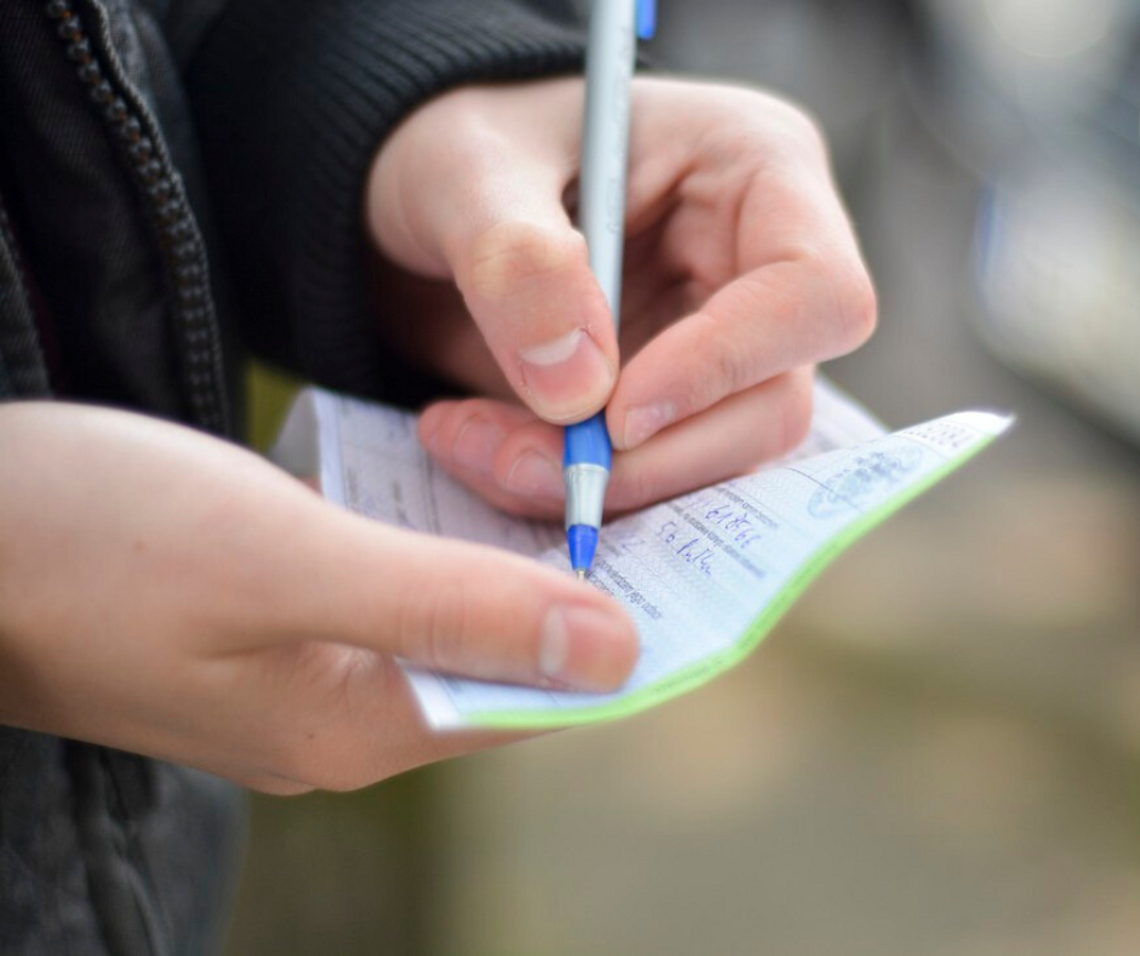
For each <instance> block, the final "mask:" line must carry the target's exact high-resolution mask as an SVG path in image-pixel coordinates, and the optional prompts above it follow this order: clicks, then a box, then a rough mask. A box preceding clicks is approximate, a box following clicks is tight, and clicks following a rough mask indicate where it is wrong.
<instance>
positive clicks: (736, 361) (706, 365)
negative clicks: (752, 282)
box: [682, 316, 752, 414]
mask: <svg viewBox="0 0 1140 956" xmlns="http://www.w3.org/2000/svg"><path fill="white" fill-rule="evenodd" d="M707 322H708V325H709V329H708V334H706V335H702V336H701V337H700V338H699V339H697V340H696V341H697V344H695V345H694V352H693V360H692V362H691V363H689V369H690V370H691V372H690V374H689V375H688V376H686V380H685V382H684V384H683V389H682V394H683V403H682V404H683V408H684V411H685V412H686V413H687V414H693V413H695V412H700V411H704V409H706V408H709V407H710V406H711V405H714V404H715V403H716V402H718V401H720V400H721V399H722V398H724V397H725V396H726V395H734V394H736V392H738V391H740V390H741V389H742V388H744V387H746V386H747V385H750V384H752V383H751V382H747V381H746V378H747V375H746V373H745V368H744V362H745V358H744V356H745V355H746V354H747V350H745V349H738V348H737V347H735V345H734V344H733V337H732V335H731V333H730V331H729V330H728V329H726V328H724V327H723V325H722V323H718V322H717V321H716V320H715V319H714V318H712V317H711V316H709V317H707Z"/></svg>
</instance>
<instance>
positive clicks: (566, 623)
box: [333, 519, 638, 691]
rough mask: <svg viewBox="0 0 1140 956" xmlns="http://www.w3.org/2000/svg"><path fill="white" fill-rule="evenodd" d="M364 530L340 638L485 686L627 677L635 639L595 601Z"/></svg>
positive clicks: (467, 554) (581, 684)
mask: <svg viewBox="0 0 1140 956" xmlns="http://www.w3.org/2000/svg"><path fill="white" fill-rule="evenodd" d="M361 521H362V522H363V519H361ZM363 531H364V532H365V534H363V535H362V537H363V538H364V539H365V542H366V543H365V542H362V544H361V546H360V547H358V548H355V549H354V552H353V553H354V555H355V558H354V561H353V569H352V571H351V577H350V578H349V579H348V580H345V581H344V584H346V585H347V587H348V590H349V593H348V594H345V595H344V600H342V601H339V602H338V603H339V604H340V606H341V607H343V608H345V609H348V613H347V614H346V615H345V617H346V618H347V620H346V621H345V622H344V628H345V629H346V630H347V631H348V635H347V638H346V635H344V634H341V635H340V636H339V637H338V638H333V639H334V640H341V641H344V640H346V639H347V640H348V642H349V643H352V644H356V645H358V646H363V647H368V648H370V649H373V650H378V651H382V652H384V653H386V654H391V655H394V656H397V657H401V658H405V659H407V660H409V661H413V662H415V663H417V664H421V665H423V666H425V667H429V668H432V669H434V670H440V671H445V672H448V673H453V674H461V675H463V676H467V677H475V678H482V679H487V680H505V681H512V682H518V683H528V684H550V683H551V682H554V683H557V684H564V685H567V686H569V687H573V688H575V689H578V690H588V691H608V690H614V689H615V688H617V687H619V686H621V684H622V682H623V681H624V680H625V679H626V677H628V676H629V673H630V671H631V670H632V668H633V665H634V663H635V662H636V660H637V656H638V638H637V632H636V630H635V629H634V626H633V622H632V621H631V620H630V619H629V617H628V616H627V615H626V614H625V612H624V611H623V610H622V608H621V607H620V606H619V605H618V604H617V602H615V601H614V600H613V599H612V598H610V597H608V596H607V595H605V594H603V593H601V592H600V591H598V590H596V589H594V588H592V587H590V586H588V585H585V584H581V583H579V582H578V581H576V580H574V579H573V578H572V577H570V576H569V575H565V574H560V573H559V572H557V571H555V570H553V569H551V568H547V567H544V566H543V565H541V564H538V563H537V562H535V561H531V560H528V559H526V558H522V557H519V556H517V555H514V554H510V553H508V552H505V551H499V550H497V549H494V548H489V547H484V546H482V545H475V544H468V543H466V542H462V541H456V540H454V539H442V538H434V537H431V536H428V535H422V534H416V533H413V532H409V531H402V530H399V529H394V528H377V527H376V525H375V524H374V523H373V522H370V521H369V522H365V528H364V529H363Z"/></svg>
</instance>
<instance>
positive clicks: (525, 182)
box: [441, 162, 618, 423]
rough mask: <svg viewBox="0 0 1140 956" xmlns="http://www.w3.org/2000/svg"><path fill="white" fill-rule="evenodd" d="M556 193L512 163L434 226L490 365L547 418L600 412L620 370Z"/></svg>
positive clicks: (536, 170) (577, 237) (533, 171)
mask: <svg viewBox="0 0 1140 956" xmlns="http://www.w3.org/2000/svg"><path fill="white" fill-rule="evenodd" d="M504 176H509V177H510V182H509V183H506V182H503V181H502V177H504ZM561 194H562V190H561V185H560V181H559V180H558V178H557V177H556V176H555V175H554V171H553V170H550V169H548V168H545V167H542V166H541V165H539V164H538V163H537V162H535V163H534V164H533V165H532V166H531V168H529V169H526V168H523V169H520V168H519V166H518V165H512V166H511V167H510V168H509V169H507V170H503V171H502V172H501V173H496V174H492V175H491V176H484V177H483V178H482V181H481V182H480V183H479V184H478V185H477V186H476V188H474V189H472V190H470V191H467V192H465V193H464V196H465V204H464V203H461V204H457V205H454V206H452V207H451V208H450V210H449V212H448V217H447V221H446V222H445V223H443V224H442V225H441V228H442V230H443V236H444V237H445V238H444V240H443V241H442V242H441V248H442V250H443V253H444V257H445V258H446V260H447V262H448V264H449V266H450V268H451V271H452V274H453V275H454V276H455V282H456V284H457V285H458V287H459V290H460V291H461V292H462V293H463V297H464V300H465V301H466V304H467V308H468V310H469V311H470V312H471V315H472V317H473V318H474V319H475V323H476V324H477V325H478V326H479V330H480V331H481V332H482V334H483V338H484V339H485V340H486V342H487V344H488V346H489V347H490V349H491V353H492V354H493V355H494V357H495V360H496V362H497V363H498V365H499V367H500V368H501V369H502V371H503V374H504V375H505V376H506V378H507V381H508V382H509V383H510V384H511V387H512V388H513V389H514V390H515V392H516V393H517V394H518V396H519V397H520V398H521V399H522V400H523V401H524V402H525V403H526V404H527V405H528V406H530V408H531V410H532V411H534V412H535V414H537V415H539V416H540V417H542V418H545V419H546V420H547V421H550V422H555V423H564V422H573V421H579V420H581V419H583V418H586V417H588V416H590V415H592V414H593V413H594V412H596V411H598V410H599V409H601V408H602V407H603V405H604V404H605V402H606V399H607V398H608V397H609V395H610V392H611V391H613V388H614V384H615V382H616V379H617V369H618V346H617V339H616V336H615V334H614V329H613V319H612V317H611V315H610V310H609V307H608V306H607V305H606V301H605V297H604V296H603V294H602V291H601V289H600V287H599V286H598V284H597V282H596V281H595V279H594V276H593V274H592V273H591V271H590V265H589V259H588V256H587V251H586V240H585V238H584V237H583V236H582V234H581V233H580V232H578V231H577V230H576V229H574V227H573V226H572V225H571V223H570V219H569V217H568V215H567V213H566V210H565V207H564V206H563V204H562V195H561Z"/></svg>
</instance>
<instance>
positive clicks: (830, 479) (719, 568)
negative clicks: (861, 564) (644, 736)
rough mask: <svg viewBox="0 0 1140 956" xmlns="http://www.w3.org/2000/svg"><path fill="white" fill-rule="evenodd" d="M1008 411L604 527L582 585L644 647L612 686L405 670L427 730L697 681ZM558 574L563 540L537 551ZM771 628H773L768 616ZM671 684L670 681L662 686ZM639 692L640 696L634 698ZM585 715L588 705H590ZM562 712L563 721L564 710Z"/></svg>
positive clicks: (613, 708) (871, 445)
mask: <svg viewBox="0 0 1140 956" xmlns="http://www.w3.org/2000/svg"><path fill="white" fill-rule="evenodd" d="M1008 424H1009V419H1007V418H1004V417H1001V416H998V415H992V414H989V413H985V412H963V413H959V414H957V415H951V416H947V417H946V418H942V419H937V420H935V421H933V422H930V423H927V424H925V425H919V426H916V427H914V428H910V429H906V430H904V431H902V432H898V433H896V434H894V435H888V436H885V437H882V438H878V439H874V440H872V441H870V442H866V443H862V444H859V445H856V446H853V447H849V448H840V449H836V450H834V451H831V452H827V453H825V454H823V455H819V456H815V457H812V458H808V459H803V460H800V461H797V462H794V463H792V464H788V465H785V466H782V467H778V468H772V469H765V470H764V471H761V472H758V473H756V474H754V475H748V476H746V477H743V478H738V479H736V480H734V481H730V482H726V483H724V484H721V485H716V486H714V487H711V488H707V489H705V490H703V491H699V492H695V493H693V494H691V495H686V496H684V497H682V498H678V499H674V500H673V501H670V502H666V503H664V504H660V505H656V506H654V507H652V508H649V509H647V510H645V511H642V512H639V513H638V514H636V515H631V516H629V517H626V518H623V519H621V520H619V521H616V522H613V523H611V524H609V525H607V526H606V527H605V528H604V529H603V531H602V534H601V540H600V544H599V551H598V558H597V560H596V561H595V564H594V568H593V571H592V572H591V580H592V583H593V584H594V585H595V586H596V587H599V588H601V589H602V590H604V591H606V592H608V593H610V594H612V595H613V596H614V597H616V598H617V599H618V600H619V601H620V602H621V603H622V604H623V605H624V606H625V607H626V608H627V609H628V611H629V613H630V615H631V617H632V618H633V620H634V622H635V624H636V625H637V630H638V634H639V635H640V637H641V657H640V659H639V660H638V663H637V667H636V668H635V670H634V672H633V674H632V676H631V677H630V678H629V680H628V681H627V682H626V684H625V686H624V687H623V688H622V689H621V690H620V691H619V692H617V693H614V694H584V693H573V692H569V691H546V690H538V689H529V688H520V687H515V686H510V685H506V684H493V683H487V682H480V681H471V680H464V679H458V678H451V677H444V676H440V675H436V674H430V673H425V672H419V671H416V672H414V673H413V675H412V679H413V683H414V686H415V687H416V691H417V694H418V695H419V696H420V697H421V699H422V700H423V701H425V702H426V703H425V708H426V711H427V716H428V718H429V720H430V721H431V722H432V724H433V725H434V726H436V727H441V728H442V727H461V726H468V725H470V724H472V723H476V724H478V723H485V724H499V725H515V726H525V725H527V724H528V720H527V718H526V716H525V715H526V714H527V713H528V712H529V713H530V714H532V715H533V717H534V720H533V721H532V723H533V724H535V725H545V726H556V725H558V724H560V723H563V722H565V723H571V722H579V721H580V719H581V718H587V719H602V718H604V717H607V716H622V715H623V714H625V713H632V712H634V711H635V710H640V709H643V708H644V707H648V706H652V705H653V704H654V703H657V702H659V701H661V700H664V699H667V697H669V696H672V695H673V692H674V690H676V688H677V687H678V686H680V685H682V684H683V685H684V686H685V688H689V687H695V686H697V685H698V684H699V683H701V682H702V681H703V680H704V679H706V678H707V677H708V676H712V675H713V674H715V673H718V672H720V671H721V670H723V669H724V668H725V667H727V666H729V665H730V664H731V663H734V662H735V660H737V659H739V657H740V653H739V652H740V648H739V645H740V642H741V641H742V640H743V639H744V638H745V637H746V636H747V635H748V632H749V630H750V627H751V626H752V625H753V624H754V622H757V619H758V618H759V617H760V616H761V614H762V613H764V612H765V610H766V609H771V610H772V612H773V616H772V620H771V623H774V620H775V617H776V616H778V615H779V614H780V613H782V611H783V610H784V609H785V607H786V606H787V605H788V604H790V602H791V600H793V599H794V598H795V597H796V596H797V595H798V593H799V590H798V588H797V581H796V577H797V575H806V576H807V578H810V577H813V576H814V575H815V573H817V572H818V570H820V569H821V568H822V567H823V566H824V565H825V564H826V563H827V562H828V561H829V560H830V558H831V557H833V556H834V555H833V554H832V553H829V551H834V552H835V553H838V550H841V549H842V547H844V546H845V544H846V543H848V542H844V541H843V537H844V534H845V532H847V531H848V530H850V529H855V528H856V527H857V526H858V525H859V524H860V523H861V522H862V523H867V522H868V521H870V522H872V523H877V520H882V518H885V517H886V516H887V515H886V514H882V515H881V517H879V518H878V519H877V520H876V518H877V513H878V512H881V511H882V509H884V508H889V507H890V506H891V505H892V503H895V502H899V503H901V502H900V501H899V500H900V497H901V496H905V495H906V494H907V493H908V492H909V491H912V490H914V491H917V490H920V489H921V488H922V487H923V486H924V484H925V483H927V482H929V481H930V480H931V479H933V478H935V477H936V476H937V475H938V473H939V472H942V471H945V470H946V469H947V468H948V467H950V466H952V464H953V463H954V462H955V461H961V460H964V459H965V458H967V457H969V455H970V453H971V452H972V451H974V450H975V449H976V448H977V447H980V446H982V445H984V444H985V443H987V442H988V441H989V440H990V439H991V438H992V437H993V436H995V435H997V434H1000V433H1001V432H1002V431H1003V430H1004V429H1005V428H1006V427H1007V426H1008ZM539 560H540V561H542V562H543V563H544V564H549V565H551V566H553V567H557V568H560V569H564V570H566V571H567V572H569V568H570V565H569V561H568V559H567V556H566V554H565V549H564V548H562V547H558V548H554V549H551V550H550V551H547V552H545V553H544V554H543V555H541V556H540V558H539ZM769 626H770V624H769ZM670 682H673V683H674V686H673V687H671V686H670ZM639 698H640V699H639ZM591 711H593V713H592V714H591ZM559 712H561V713H563V714H564V715H565V716H566V718H567V719H565V720H562V719H560V717H559Z"/></svg>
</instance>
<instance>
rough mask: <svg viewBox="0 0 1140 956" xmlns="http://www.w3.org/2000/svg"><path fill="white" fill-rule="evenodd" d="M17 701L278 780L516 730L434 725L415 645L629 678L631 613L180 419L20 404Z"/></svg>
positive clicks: (2, 462)
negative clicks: (388, 516) (351, 502)
mask: <svg viewBox="0 0 1140 956" xmlns="http://www.w3.org/2000/svg"><path fill="white" fill-rule="evenodd" d="M0 448H2V449H3V453H2V454H0V723H3V724H8V725H11V726H17V727H24V728H28V729H34V730H38V731H43V732H47V733H51V734H57V735H61V736H66V737H73V738H77V739H81V740H87V741H92V742H95V743H101V744H106V745H108V746H113V747H117V748H121V749H124V750H129V751H133V752H136V753H142V754H147V755H150V756H154V757H158V758H161V759H165V760H172V761H175V762H178V763H182V764H187V765H190V766H195V767H199V768H201V769H204V770H207V771H211V772H213V773H216V774H220V775H222V776H225V777H229V778H231V779H233V780H235V781H238V782H239V783H242V784H245V785H247V786H250V787H253V788H256V789H259V790H264V791H268V792H273V793H298V792H303V791H305V790H309V789H312V788H315V787H320V788H325V789H335V790H343V789H350V788H355V787H360V786H364V785H366V784H370V783H373V782H375V781H377V780H380V779H382V778H384V777H388V776H391V775H393V774H396V773H399V772H401V771H403V770H406V769H409V768H411V767H414V766H416V765H418V764H422V763H426V762H429V761H432V760H438V759H441V758H443V757H447V756H453V755H457V754H460V753H465V752H468V751H472V750H477V749H481V748H484V747H489V746H493V745H496V744H501V743H505V742H507V741H509V740H512V739H515V738H516V737H517V736H518V735H513V736H508V735H505V734H499V733H482V732H481V733H461V734H447V735H440V734H436V733H433V732H431V731H429V730H428V729H427V728H426V727H425V726H424V724H423V722H422V720H421V718H420V716H419V713H418V710H417V707H416V705H415V703H414V701H413V699H412V696H411V693H410V690H409V688H408V686H407V683H406V681H405V680H404V678H403V676H402V673H401V672H400V670H399V668H398V666H397V665H396V664H395V663H394V661H393V658H394V657H401V658H405V659H408V660H411V661H414V662H417V663H420V664H423V665H426V666H429V667H433V668H436V669H439V670H444V671H450V672H453V673H458V674H464V675H469V676H475V677H488V678H501V679H506V680H513V681H518V682H523V683H535V684H539V685H546V686H550V685H551V684H555V685H557V686H580V687H587V688H595V689H612V688H614V687H617V686H619V685H620V683H621V682H622V681H623V680H624V679H625V677H626V676H627V674H628V672H629V670H630V669H631V668H632V666H633V663H634V661H635V659H636V656H637V636H636V633H635V632H634V629H633V626H632V624H631V622H630V621H629V619H628V618H627V617H626V616H625V614H624V612H622V610H621V609H620V608H619V607H618V606H617V605H616V604H615V603H614V602H613V601H612V600H611V599H609V598H608V597H606V596H605V595H603V594H601V593H600V592H598V591H596V590H595V589H593V588H591V587H589V586H586V585H581V584H578V583H577V582H576V581H575V580H573V579H572V578H571V577H570V576H568V575H564V574H559V573H557V572H555V571H553V570H551V569H548V568H545V567H543V566H541V565H539V564H537V563H535V562H533V561H527V560H525V559H522V558H519V557H517V556H515V555H511V554H508V553H505V552H501V551H496V550H493V549H491V548H484V547H480V546H477V545H472V544H466V543H463V542H456V541H444V540H442V539H437V538H432V537H429V536H426V535H419V534H414V533H411V532H407V531H403V530H400V529H397V528H392V527H387V526H384V525H380V524H378V523H376V522H372V521H368V520H366V519H364V518H361V517H358V516H356V515H353V514H350V513H348V512H346V511H343V510H341V509H339V508H336V507H334V506H332V505H330V504H328V503H326V502H324V501H323V500H322V499H321V498H320V497H319V496H318V495H316V494H314V493H313V492H312V490H310V489H309V488H306V487H305V486H304V485H303V484H302V483H301V482H299V481H297V480H296V479H294V478H292V477H291V476H289V475H287V474H286V473H284V472H283V471H280V470H279V469H277V468H276V467H274V466H273V465H270V464H269V463H267V462H265V461H263V460H262V459H260V458H258V457H257V456H256V455H254V454H252V453H250V452H247V451H244V450H242V449H240V448H237V447H235V446H233V445H229V444H227V443H225V442H222V441H220V440H217V439H213V438H210V437H207V436H204V435H202V434H199V433H196V432H193V431H191V430H189V429H186V428H182V427H180V426H176V425H171V424H168V423H165V422H161V421H158V420H155V419H150V418H146V417H143V416H140V415H134V414H129V413H125V412H118V411H111V410H107V409H96V408H89V407H83V406H79V405H69V404H65V403H48V402H15V403H9V404H3V405H0Z"/></svg>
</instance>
